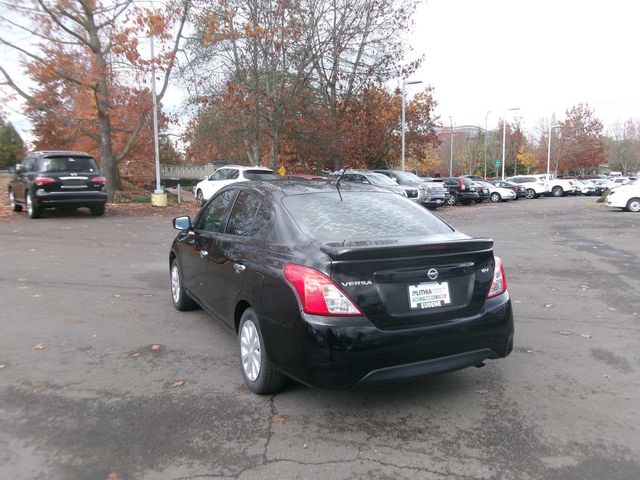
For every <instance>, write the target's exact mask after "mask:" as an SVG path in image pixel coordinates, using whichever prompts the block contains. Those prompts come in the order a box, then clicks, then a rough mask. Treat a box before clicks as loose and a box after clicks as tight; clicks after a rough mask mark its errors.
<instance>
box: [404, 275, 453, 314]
mask: <svg viewBox="0 0 640 480" xmlns="http://www.w3.org/2000/svg"><path fill="white" fill-rule="evenodd" d="M449 303H451V297H450V296H449V283H448V282H442V283H438V282H428V283H420V284H418V285H409V306H410V308H411V309H412V310H417V309H425V308H437V307H442V306H444V305H447V304H449Z"/></svg>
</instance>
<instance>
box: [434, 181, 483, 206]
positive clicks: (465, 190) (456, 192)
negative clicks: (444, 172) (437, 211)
mask: <svg viewBox="0 0 640 480" xmlns="http://www.w3.org/2000/svg"><path fill="white" fill-rule="evenodd" d="M442 181H443V183H444V184H445V186H446V187H447V188H448V189H449V198H448V199H447V203H448V204H449V205H455V204H456V203H461V204H463V205H470V204H471V202H473V201H474V200H479V199H480V195H479V194H478V190H477V188H476V186H475V180H472V179H471V178H468V177H448V178H443V179H442Z"/></svg>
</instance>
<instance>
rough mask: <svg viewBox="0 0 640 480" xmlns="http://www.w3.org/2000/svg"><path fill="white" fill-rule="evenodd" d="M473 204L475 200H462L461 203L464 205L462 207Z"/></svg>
mask: <svg viewBox="0 0 640 480" xmlns="http://www.w3.org/2000/svg"><path fill="white" fill-rule="evenodd" d="M472 202H473V200H461V201H460V203H462V205H471V203H472Z"/></svg>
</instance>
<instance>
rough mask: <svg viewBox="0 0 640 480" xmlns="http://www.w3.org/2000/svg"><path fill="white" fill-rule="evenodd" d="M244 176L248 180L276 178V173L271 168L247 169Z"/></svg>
mask: <svg viewBox="0 0 640 480" xmlns="http://www.w3.org/2000/svg"><path fill="white" fill-rule="evenodd" d="M243 175H244V178H246V179H247V180H275V179H276V175H275V173H273V172H272V171H270V170H245V171H244V172H243Z"/></svg>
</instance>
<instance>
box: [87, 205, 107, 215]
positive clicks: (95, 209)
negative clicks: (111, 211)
mask: <svg viewBox="0 0 640 480" xmlns="http://www.w3.org/2000/svg"><path fill="white" fill-rule="evenodd" d="M89 210H91V215H93V216H94V217H101V216H103V215H104V205H98V206H97V207H91V208H90V209H89Z"/></svg>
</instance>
